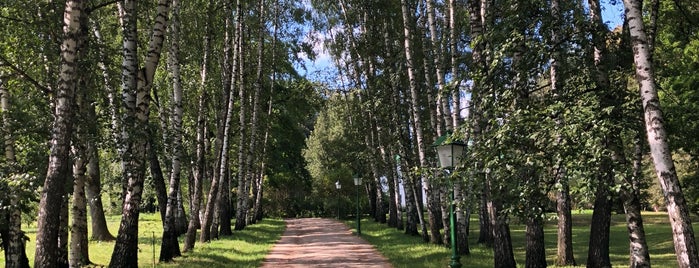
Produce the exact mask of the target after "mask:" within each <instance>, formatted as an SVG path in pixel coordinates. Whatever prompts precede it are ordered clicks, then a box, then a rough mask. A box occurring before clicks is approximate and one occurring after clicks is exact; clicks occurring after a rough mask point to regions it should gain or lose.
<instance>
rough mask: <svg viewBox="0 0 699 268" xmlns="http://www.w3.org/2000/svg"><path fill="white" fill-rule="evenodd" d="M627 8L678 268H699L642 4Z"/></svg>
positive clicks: (633, 1)
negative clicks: (667, 128)
mask: <svg viewBox="0 0 699 268" xmlns="http://www.w3.org/2000/svg"><path fill="white" fill-rule="evenodd" d="M624 7H625V9H624V12H625V14H626V18H627V21H628V24H629V34H630V36H631V43H632V45H633V59H634V63H635V65H636V81H637V82H638V84H639V89H640V94H641V99H642V102H643V113H644V118H645V123H646V135H647V139H648V144H649V145H650V152H651V157H652V158H653V164H654V167H655V173H656V175H657V177H658V181H659V182H660V187H661V189H662V190H663V195H664V197H665V202H666V204H667V211H668V217H669V218H670V223H671V224H670V225H671V227H672V234H673V242H674V244H675V254H676V256H677V262H678V266H679V267H681V268H685V267H699V252H698V251H697V245H696V242H695V238H694V230H693V228H692V223H691V220H690V218H689V210H688V208H687V204H686V200H685V198H684V194H683V193H682V189H681V187H680V182H679V179H678V177H677V171H676V170H675V164H674V162H673V160H672V151H670V148H669V146H668V142H667V133H666V131H665V121H664V119H663V114H662V109H661V106H660V100H659V99H658V91H657V88H656V85H655V78H654V70H653V64H652V62H651V53H650V49H649V48H648V40H647V37H646V32H645V29H644V27H645V26H644V24H643V15H642V12H641V1H638V0H624Z"/></svg>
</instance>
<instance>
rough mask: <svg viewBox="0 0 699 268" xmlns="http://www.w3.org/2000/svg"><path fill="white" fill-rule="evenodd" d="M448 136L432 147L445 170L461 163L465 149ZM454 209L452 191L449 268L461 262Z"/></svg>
mask: <svg viewBox="0 0 699 268" xmlns="http://www.w3.org/2000/svg"><path fill="white" fill-rule="evenodd" d="M449 136H450V135H449V134H447V135H443V136H441V137H439V138H437V140H436V141H435V143H434V145H433V146H434V147H436V148H437V155H438V156H439V164H440V166H441V167H442V168H445V169H449V168H453V167H455V166H458V165H460V164H461V162H462V161H463V154H464V148H465V147H466V143H463V142H461V141H453V140H448V138H449ZM452 186H453V185H452ZM454 207H455V204H454V190H453V189H452V191H451V193H450V194H449V228H450V234H449V235H450V238H451V262H449V267H451V268H460V267H461V262H459V258H460V257H459V252H458V251H457V249H456V217H455V215H454Z"/></svg>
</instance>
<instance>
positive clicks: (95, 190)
mask: <svg viewBox="0 0 699 268" xmlns="http://www.w3.org/2000/svg"><path fill="white" fill-rule="evenodd" d="M88 109H90V110H91V111H90V113H91V114H92V115H94V112H95V111H94V106H92V105H90V107H89V108H88ZM92 118H94V117H92ZM87 150H88V155H89V157H88V158H89V163H88V164H87V178H86V179H87V181H86V182H85V187H86V189H85V190H86V196H87V201H88V204H89V205H90V219H91V223H92V236H91V238H90V239H92V240H96V241H113V240H114V239H115V237H114V235H112V234H111V233H110V232H109V229H108V228H107V219H106V218H105V216H104V208H103V205H102V182H101V178H100V166H99V153H98V152H97V144H95V143H94V141H93V140H88V146H87Z"/></svg>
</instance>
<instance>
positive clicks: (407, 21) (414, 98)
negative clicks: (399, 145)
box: [401, 0, 441, 244]
mask: <svg viewBox="0 0 699 268" xmlns="http://www.w3.org/2000/svg"><path fill="white" fill-rule="evenodd" d="M401 8H402V13H403V39H404V42H403V48H404V49H405V60H406V65H407V67H406V68H407V71H408V72H407V74H408V81H409V85H410V107H411V109H410V110H411V118H412V120H413V121H412V126H413V132H414V133H415V136H414V139H415V143H416V145H417V156H418V161H419V163H418V164H419V166H420V167H426V166H427V161H426V158H425V157H426V156H425V143H424V135H423V127H422V120H421V114H420V111H421V107H422V105H420V94H419V89H418V83H417V76H416V75H415V73H416V70H415V66H417V65H416V63H415V60H414V59H413V58H414V56H413V54H414V53H415V52H414V51H413V48H412V41H411V39H412V36H413V35H412V26H411V21H412V15H411V14H412V13H411V11H410V8H409V6H408V3H407V1H406V0H401ZM422 188H423V189H424V191H425V193H426V195H427V197H426V199H427V211H428V213H429V220H430V229H431V233H432V234H433V235H431V236H429V240H430V241H431V242H432V243H435V244H439V243H440V242H441V241H440V240H441V236H440V235H439V229H438V227H437V226H438V224H437V221H438V219H439V217H437V215H438V212H437V210H436V209H437V208H435V207H434V206H433V204H434V202H433V201H432V197H431V196H432V188H431V183H430V180H429V178H427V177H423V178H422ZM415 201H416V202H418V203H420V202H421V200H418V199H416V200H415ZM421 214H422V212H421V211H419V210H418V216H421ZM420 219H422V217H420ZM421 226H422V229H423V237H427V233H426V231H427V227H426V226H425V222H424V220H421Z"/></svg>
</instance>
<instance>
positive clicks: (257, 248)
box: [0, 214, 285, 268]
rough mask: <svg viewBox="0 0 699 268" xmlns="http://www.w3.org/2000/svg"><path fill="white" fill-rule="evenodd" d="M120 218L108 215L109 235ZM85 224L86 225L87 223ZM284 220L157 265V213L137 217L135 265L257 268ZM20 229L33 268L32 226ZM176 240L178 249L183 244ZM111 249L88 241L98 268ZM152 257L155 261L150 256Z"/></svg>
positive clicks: (2, 260) (262, 224)
mask: <svg viewBox="0 0 699 268" xmlns="http://www.w3.org/2000/svg"><path fill="white" fill-rule="evenodd" d="M120 219H121V217H120V216H118V215H117V216H108V217H107V224H108V225H109V230H110V231H111V232H112V234H113V235H116V233H117V230H118V229H119V220H120ZM88 225H89V224H88ZM284 228H285V225H284V221H283V220H281V219H265V220H263V221H262V222H259V223H257V224H254V225H251V226H248V227H246V228H245V230H243V231H240V232H234V233H233V236H231V237H223V238H221V239H219V240H215V241H212V242H210V243H207V244H202V243H199V242H197V243H196V245H195V248H194V251H192V252H188V253H186V254H184V255H183V256H182V257H179V258H176V259H175V261H174V262H171V263H158V257H159V256H160V241H161V240H160V239H161V237H162V233H163V227H162V224H161V222H160V214H141V217H140V219H139V228H138V230H139V231H138V233H139V237H140V238H139V245H138V248H139V251H138V264H139V266H140V267H153V260H155V263H156V265H155V266H156V267H207V268H214V267H258V266H260V264H261V263H262V261H263V260H264V258H265V256H266V255H267V252H269V250H271V248H272V246H273V245H274V243H275V242H276V241H277V240H279V238H280V237H281V234H282V232H283V231H284ZM22 229H23V230H24V231H25V232H27V235H28V236H29V238H30V239H31V240H30V241H29V242H28V243H27V255H28V258H29V263H30V264H32V265H33V262H34V249H35V247H36V241H35V240H36V239H35V237H36V223H34V224H31V225H29V226H27V225H24V226H22ZM182 239H183V236H182V237H180V248H181V247H182V245H183V244H184V243H183V240H182ZM113 250H114V242H97V241H91V242H90V260H91V261H92V262H93V263H95V264H96V265H98V266H106V265H107V264H109V260H110V258H111V255H112V251H113ZM153 256H155V258H154V257H153ZM4 263H5V255H4V253H3V254H0V264H4Z"/></svg>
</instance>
